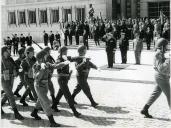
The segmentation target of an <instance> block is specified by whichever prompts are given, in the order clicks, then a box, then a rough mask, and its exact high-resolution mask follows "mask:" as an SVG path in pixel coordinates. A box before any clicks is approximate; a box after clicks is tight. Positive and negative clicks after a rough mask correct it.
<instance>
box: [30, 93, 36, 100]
mask: <svg viewBox="0 0 171 128" xmlns="http://www.w3.org/2000/svg"><path fill="white" fill-rule="evenodd" d="M29 97H30V100H32V101H36V99H35V98H34V97H33V95H32V93H31V92H30V93H29Z"/></svg>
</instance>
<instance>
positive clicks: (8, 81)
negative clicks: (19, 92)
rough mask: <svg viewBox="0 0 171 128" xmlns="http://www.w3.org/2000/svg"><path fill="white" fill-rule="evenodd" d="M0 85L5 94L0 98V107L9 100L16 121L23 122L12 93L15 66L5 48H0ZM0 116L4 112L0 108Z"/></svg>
mask: <svg viewBox="0 0 171 128" xmlns="http://www.w3.org/2000/svg"><path fill="white" fill-rule="evenodd" d="M1 57H2V59H1V73H2V75H1V85H2V89H3V90H4V92H5V95H4V96H3V97H2V100H1V106H3V105H4V104H5V102H6V101H7V100H9V102H10V105H11V107H12V109H13V111H14V115H15V118H16V119H18V120H23V119H24V117H23V116H22V115H20V113H19V112H18V110H17V106H16V102H15V98H14V95H13V92H12V89H13V83H14V76H16V65H15V62H14V60H13V59H12V58H11V57H10V52H9V50H8V47H7V46H3V47H2V48H1ZM1 114H4V111H3V110H2V108H1Z"/></svg>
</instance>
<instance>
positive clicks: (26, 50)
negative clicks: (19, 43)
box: [25, 46, 34, 53]
mask: <svg viewBox="0 0 171 128" xmlns="http://www.w3.org/2000/svg"><path fill="white" fill-rule="evenodd" d="M33 51H34V48H33V47H32V46H28V47H27V48H26V49H25V53H27V52H33Z"/></svg>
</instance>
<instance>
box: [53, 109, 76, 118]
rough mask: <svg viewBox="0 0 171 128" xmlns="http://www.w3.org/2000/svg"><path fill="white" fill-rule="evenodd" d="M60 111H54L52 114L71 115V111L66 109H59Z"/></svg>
mask: <svg viewBox="0 0 171 128" xmlns="http://www.w3.org/2000/svg"><path fill="white" fill-rule="evenodd" d="M59 110H60V112H55V113H53V115H54V116H59V115H60V116H64V117H73V116H74V115H73V113H71V112H69V111H67V110H64V109H59Z"/></svg>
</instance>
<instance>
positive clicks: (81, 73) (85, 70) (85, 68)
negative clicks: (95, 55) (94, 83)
mask: <svg viewBox="0 0 171 128" xmlns="http://www.w3.org/2000/svg"><path fill="white" fill-rule="evenodd" d="M78 54H79V57H81V58H80V59H79V60H78V61H77V62H76V69H77V82H78V84H77V86H76V88H75V89H74V92H73V94H72V97H73V99H74V98H75V96H76V95H77V94H78V93H79V92H80V91H81V90H83V92H84V93H85V95H86V96H87V97H88V99H89V100H90V102H91V105H92V106H93V107H97V105H98V103H96V102H95V101H94V99H93V97H92V94H91V91H90V87H89V85H88V82H87V78H88V74H89V71H90V69H91V68H94V69H98V68H97V66H96V65H94V64H93V63H92V62H90V59H89V58H85V54H86V47H85V46H80V47H79V48H78ZM98 70H99V69H98ZM75 103H76V102H75ZM76 104H77V103H76Z"/></svg>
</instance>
